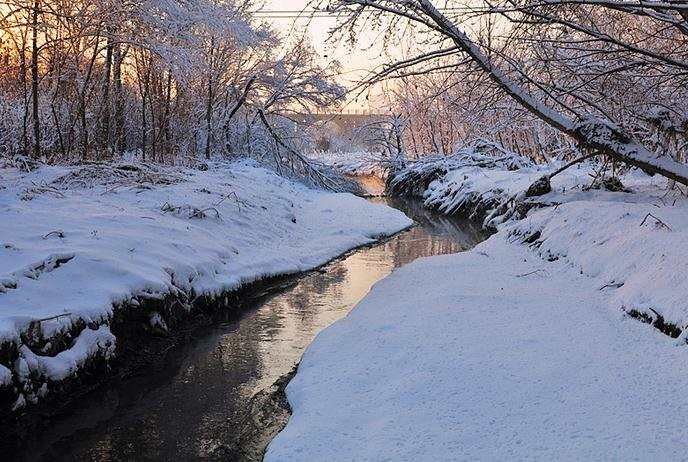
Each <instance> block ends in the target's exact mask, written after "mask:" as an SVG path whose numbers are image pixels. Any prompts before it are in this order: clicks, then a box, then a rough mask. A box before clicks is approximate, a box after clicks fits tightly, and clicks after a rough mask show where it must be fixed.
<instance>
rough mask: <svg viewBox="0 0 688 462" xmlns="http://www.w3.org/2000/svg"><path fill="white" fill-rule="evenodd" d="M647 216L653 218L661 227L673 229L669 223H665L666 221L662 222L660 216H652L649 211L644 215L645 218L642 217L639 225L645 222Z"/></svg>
mask: <svg viewBox="0 0 688 462" xmlns="http://www.w3.org/2000/svg"><path fill="white" fill-rule="evenodd" d="M648 218H653V219H654V220H655V222H656V223H655V224H657V225H660V226H661V227H664V228H666V229H668V230H669V231H673V230H672V229H671V227H670V226H669V225H667V224H666V223H664V221H662V220H661V219H660V218H657V217H656V216H654V215H653V214H651V213H648V214H647V215H645V218H643V222H642V223H640V226H643V225H645V222H646V221H647V219H648Z"/></svg>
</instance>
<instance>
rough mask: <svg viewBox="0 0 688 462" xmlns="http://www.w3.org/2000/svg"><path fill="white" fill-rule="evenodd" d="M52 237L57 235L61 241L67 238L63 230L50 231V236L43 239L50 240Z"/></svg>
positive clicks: (47, 235)
mask: <svg viewBox="0 0 688 462" xmlns="http://www.w3.org/2000/svg"><path fill="white" fill-rule="evenodd" d="M52 235H56V236H57V237H59V238H60V239H64V237H65V234H64V231H62V230H61V229H56V230H55V231H50V232H49V233H48V234H46V235H45V236H43V239H48V238H49V237H50V236H52Z"/></svg>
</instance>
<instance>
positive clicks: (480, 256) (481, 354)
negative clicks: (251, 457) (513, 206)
mask: <svg viewBox="0 0 688 462" xmlns="http://www.w3.org/2000/svg"><path fill="white" fill-rule="evenodd" d="M430 162H433V161H432V160H430V161H427V162H426V163H425V165H418V166H411V167H410V169H411V170H414V169H415V172H421V175H420V176H419V177H421V178H423V175H424V174H425V173H424V172H423V169H426V168H427V172H430V173H429V174H428V175H427V176H425V177H424V178H434V180H433V181H431V182H430V183H424V182H423V181H418V182H415V184H418V185H421V187H422V185H423V184H425V185H426V186H427V189H426V190H422V189H421V190H416V191H414V192H415V193H416V194H420V195H422V196H423V197H424V199H425V203H426V205H428V206H430V207H433V208H435V209H438V210H440V211H443V212H444V213H447V214H451V213H453V212H455V211H456V210H461V211H463V212H465V209H461V207H463V206H462V205H460V204H461V203H462V201H463V202H465V201H471V200H474V199H473V198H475V197H478V198H479V201H481V203H482V204H485V207H486V208H487V209H489V210H488V212H489V213H488V217H487V219H486V222H485V224H487V223H490V221H489V220H492V222H491V223H492V224H493V225H494V226H495V227H496V228H497V230H498V232H497V234H495V235H493V236H492V237H491V238H490V239H488V240H487V241H486V242H484V243H482V244H480V245H479V246H478V247H476V248H475V249H473V250H471V251H469V252H465V253H461V254H456V255H448V256H441V257H432V258H430V259H424V260H420V261H416V262H414V263H412V264H410V265H408V266H406V267H403V268H401V269H400V270H397V271H396V272H395V273H393V274H392V275H391V276H389V277H388V278H387V279H385V280H383V281H381V282H379V283H378V284H377V285H376V286H375V287H374V288H373V290H372V291H371V293H370V294H369V295H368V296H367V297H366V298H365V299H364V300H363V301H362V302H361V303H360V304H359V305H358V306H357V307H356V308H355V309H354V310H353V311H352V312H351V314H350V315H349V316H348V317H347V318H345V319H343V320H341V321H340V322H338V323H336V324H334V325H333V326H332V327H330V328H328V329H327V330H325V331H324V332H322V333H321V334H320V335H319V336H318V337H317V338H316V340H315V341H314V342H313V344H312V345H311V346H310V347H309V348H308V350H307V351H306V353H305V354H304V356H303V358H302V361H301V363H300V366H299V370H298V373H297V374H296V376H295V378H294V379H293V380H292V381H291V383H290V384H289V385H288V387H287V390H286V391H287V397H288V400H289V403H290V404H291V407H292V412H293V414H292V418H291V420H290V421H289V423H288V425H287V427H286V428H285V429H284V430H283V431H282V432H281V433H280V434H279V435H278V436H277V437H276V438H275V440H273V442H272V443H271V445H270V446H269V448H268V451H267V454H266V460H267V461H287V460H329V461H338V460H342V461H344V460H357V461H367V460H369V461H373V460H374V461H377V460H394V461H417V460H498V459H508V460H513V459H516V460H521V459H535V460H551V459H555V460H590V459H595V460H598V459H615V460H627V459H633V460H668V459H679V458H680V459H682V458H684V454H685V445H684V441H685V440H686V438H688V427H686V425H685V422H683V420H682V419H680V418H677V417H676V416H681V415H684V414H685V413H686V412H688V403H687V402H686V400H685V399H684V396H683V395H684V393H685V390H686V389H687V387H688V363H686V360H685V359H686V350H685V348H686V347H687V346H686V343H687V342H686V339H687V338H688V329H685V330H684V331H683V333H682V334H681V336H680V337H679V339H672V338H670V337H668V336H666V335H664V334H662V333H661V332H660V331H659V330H657V329H654V328H652V327H650V326H648V325H647V324H644V323H642V322H639V321H638V320H637V319H634V318H633V317H631V316H628V314H629V313H630V314H633V313H635V312H639V313H643V314H645V315H646V317H647V318H649V319H652V320H656V319H658V317H661V318H662V320H663V321H665V322H668V323H672V324H674V325H676V326H677V327H678V328H679V329H684V327H685V326H688V307H687V306H686V304H685V300H686V294H688V246H687V245H686V243H687V242H688V218H687V217H688V200H686V199H685V198H684V197H681V196H680V194H678V193H677V192H676V191H673V192H672V191H669V190H667V189H666V180H664V179H660V178H658V177H655V178H651V177H649V176H647V175H645V174H643V173H642V172H639V171H630V172H628V173H627V174H626V175H625V176H624V177H622V178H621V180H622V181H623V183H624V185H625V186H626V188H628V189H629V190H630V191H632V192H611V191H606V190H604V189H588V188H586V187H585V186H587V185H590V182H591V179H590V177H589V175H588V173H589V172H590V169H591V166H590V165H580V166H578V167H576V168H573V169H570V170H568V171H567V172H565V173H564V174H562V175H559V176H557V177H556V178H555V179H554V180H553V182H552V185H553V191H552V192H551V193H548V194H546V195H543V196H539V197H537V198H524V194H523V191H525V190H526V189H527V188H528V186H529V185H530V184H531V183H532V182H533V181H534V180H536V179H537V178H539V177H541V176H543V175H546V174H548V173H550V172H551V171H553V169H555V168H556V167H557V166H556V165H551V166H548V167H536V166H527V165H523V166H519V167H518V168H516V169H514V170H513V171H508V170H507V168H505V166H494V167H488V168H486V167H485V166H481V167H478V166H470V165H468V164H467V163H466V162H464V161H461V162H458V163H455V164H454V165H453V166H450V168H446V170H445V171H443V168H445V167H446V164H447V161H444V164H443V165H440V168H436V167H437V166H432V165H430V166H428V163H430ZM438 162H439V161H438ZM448 162H449V163H451V162H452V160H449V161H448ZM433 169H434V170H433ZM412 174H413V173H412ZM417 178H418V177H417ZM393 181H394V179H393ZM407 191H408V189H407ZM512 199H513V200H519V201H527V200H533V201H537V205H538V207H535V208H532V209H530V210H529V211H528V212H527V216H525V218H523V217H522V216H518V215H517V214H514V215H510V216H507V217H506V218H508V219H504V216H499V215H498V214H497V212H498V211H500V210H501V211H500V212H499V213H503V209H500V207H501V206H502V204H504V203H506V202H508V201H509V200H512Z"/></svg>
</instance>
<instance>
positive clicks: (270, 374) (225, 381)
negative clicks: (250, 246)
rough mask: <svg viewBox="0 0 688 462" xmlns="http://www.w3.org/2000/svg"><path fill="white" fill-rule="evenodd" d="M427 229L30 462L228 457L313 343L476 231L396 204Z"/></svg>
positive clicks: (120, 400)
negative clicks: (385, 281)
mask: <svg viewBox="0 0 688 462" xmlns="http://www.w3.org/2000/svg"><path fill="white" fill-rule="evenodd" d="M392 205H395V206H397V207H399V208H401V209H403V210H404V211H405V212H406V213H407V214H409V216H412V217H413V218H414V219H416V220H417V221H418V222H419V223H420V225H421V226H418V227H416V228H413V229H411V230H409V231H408V232H405V233H403V234H401V235H398V236H396V237H395V238H393V239H391V240H389V241H388V242H386V243H384V244H382V245H380V246H377V247H374V248H370V249H365V250H361V251H359V252H356V253H354V254H353V255H351V256H349V257H348V258H345V259H343V260H340V261H337V262H334V263H332V264H330V265H328V266H327V267H326V268H324V269H323V271H321V272H316V273H313V274H311V275H309V276H307V277H304V278H302V279H300V280H299V281H298V282H297V283H296V284H295V285H294V286H293V287H291V288H289V289H287V290H285V291H283V292H282V293H280V294H278V295H276V296H273V297H270V298H268V299H267V300H262V301H261V302H260V303H257V304H256V306H255V307H254V308H252V309H250V310H248V311H247V312H245V313H244V314H243V315H242V316H241V318H240V319H234V320H225V321H224V322H220V323H219V324H218V325H216V326H215V327H213V328H212V329H210V331H209V332H204V333H203V334H202V335H199V336H198V337H197V338H194V339H191V340H190V341H188V342H187V343H185V344H184V345H183V346H181V347H180V348H177V349H175V350H174V351H173V352H171V353H170V354H169V355H168V359H167V360H166V361H165V362H164V363H161V364H159V365H157V367H156V368H153V370H149V371H146V372H145V375H143V376H141V377H137V378H133V379H128V380H127V381H126V382H125V383H121V384H118V385H116V386H114V387H111V388H110V389H109V390H106V391H102V390H101V391H99V392H98V393H97V394H94V396H89V397H88V398H87V399H86V400H85V401H84V402H82V403H80V404H79V405H78V406H77V407H76V409H74V410H73V411H71V414H70V415H68V416H65V417H63V418H61V419H60V422H56V423H55V424H54V425H52V426H51V428H50V430H49V431H47V432H44V433H43V435H42V438H41V439H40V440H37V441H34V442H27V444H26V446H25V447H27V448H32V449H31V450H32V451H34V452H32V453H30V454H26V456H27V458H30V459H42V460H105V461H112V460H194V459H201V458H215V457H222V456H223V455H226V453H223V452H222V448H223V445H224V444H226V442H228V441H230V440H231V437H232V432H233V429H234V428H236V427H237V422H240V421H241V420H242V418H243V417H244V412H245V411H246V409H245V406H246V404H247V403H248V401H249V399H250V398H251V397H252V396H253V395H254V394H255V393H256V392H258V391H259V390H262V389H264V388H265V387H267V386H269V385H271V384H272V383H274V381H275V380H276V379H277V378H279V377H280V376H281V375H283V374H285V373H287V372H289V371H290V370H291V368H292V367H293V365H294V364H295V363H296V362H297V361H298V360H299V358H300V357H301V354H302V353H303V350H304V349H305V347H306V346H307V345H308V344H309V343H310V342H311V341H312V340H313V338H314V336H315V335H316V334H317V333H318V332H319V331H321V330H322V329H323V328H325V327H327V326H328V325H330V324H331V323H333V322H334V321H336V320H337V319H339V318H341V317H343V316H345V315H346V314H347V313H348V312H349V310H351V308H352V307H353V306H354V305H356V303H358V301H360V300H361V298H362V297H363V296H365V294H366V293H367V292H368V291H369V290H370V287H371V286H372V285H373V284H374V283H375V282H377V281H378V280H380V279H381V278H384V277H385V276H387V275H388V274H389V273H390V272H391V271H393V269H394V268H396V267H399V266H402V265H405V264H407V263H409V262H410V261H412V260H414V259H416V258H419V257H424V256H430V255H438V254H446V253H453V252H459V251H462V250H465V249H468V248H470V247H472V246H473V245H475V243H476V242H478V241H479V240H481V238H482V236H481V235H480V233H479V232H477V231H476V229H475V228H474V227H472V226H471V225H470V224H467V223H465V222H460V221H455V220H450V219H446V218H442V217H439V216H437V215H434V214H431V213H427V212H426V211H424V210H423V209H422V208H421V207H420V206H419V205H418V204H409V203H393V204H392Z"/></svg>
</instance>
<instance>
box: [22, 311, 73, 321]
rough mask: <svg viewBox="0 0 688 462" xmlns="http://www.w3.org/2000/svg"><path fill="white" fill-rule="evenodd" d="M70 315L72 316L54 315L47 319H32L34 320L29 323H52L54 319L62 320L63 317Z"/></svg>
mask: <svg viewBox="0 0 688 462" xmlns="http://www.w3.org/2000/svg"><path fill="white" fill-rule="evenodd" d="M71 315H72V313H62V314H56V315H55V316H50V317H49V318H41V319H34V320H33V321H31V322H45V321H52V320H55V319H60V318H63V317H65V316H71Z"/></svg>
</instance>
